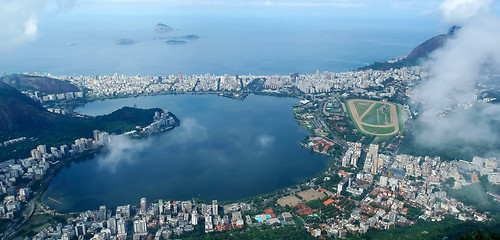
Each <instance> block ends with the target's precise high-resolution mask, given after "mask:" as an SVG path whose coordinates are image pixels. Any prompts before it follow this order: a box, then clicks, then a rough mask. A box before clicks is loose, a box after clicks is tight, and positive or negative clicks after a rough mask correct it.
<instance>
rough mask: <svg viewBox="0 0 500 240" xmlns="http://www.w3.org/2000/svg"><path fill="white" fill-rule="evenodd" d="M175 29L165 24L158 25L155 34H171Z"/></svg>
mask: <svg viewBox="0 0 500 240" xmlns="http://www.w3.org/2000/svg"><path fill="white" fill-rule="evenodd" d="M173 30H174V29H173V28H172V27H170V26H168V25H166V24H163V23H158V24H156V27H155V32H159V33H164V32H171V31H173Z"/></svg>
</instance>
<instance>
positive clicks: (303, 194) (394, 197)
mask: <svg viewBox="0 0 500 240" xmlns="http://www.w3.org/2000/svg"><path fill="white" fill-rule="evenodd" d="M27 75H37V76H38V75H39V74H34V73H29V74H27ZM44 76H46V77H50V78H55V79H59V80H62V81H69V82H71V83H72V84H74V85H76V86H78V87H79V88H80V89H81V91H80V92H67V93H59V94H46V93H41V92H33V91H26V92H24V93H25V94H27V95H29V96H30V97H32V98H33V99H35V100H37V101H39V102H41V103H42V104H43V105H44V106H46V107H47V109H48V110H49V111H51V112H54V113H58V114H65V115H72V116H75V117H78V115H79V114H75V113H73V111H72V110H73V109H72V106H73V105H72V104H68V103H71V102H72V101H80V102H87V101H94V100H98V99H107V98H119V97H130V96H138V95H158V94H177V93H182V94H198V93H200V94H217V95H221V96H224V97H230V98H235V99H244V98H245V97H246V96H247V95H248V94H262V95H272V96H290V97H297V98H300V99H301V101H300V104H298V105H296V106H295V107H294V109H293V111H294V115H295V119H296V120H297V122H298V124H300V125H301V126H303V127H304V128H306V129H308V130H309V131H310V133H311V136H309V137H307V138H306V139H304V140H303V141H302V146H303V147H305V148H308V149H310V150H311V151H314V152H317V153H319V154H325V155H328V156H330V157H331V159H332V160H331V163H330V165H329V167H328V169H327V170H326V171H325V172H323V173H320V174H318V175H317V176H315V177H314V178H312V179H310V180H308V181H306V182H303V183H300V184H298V185H296V186H290V187H288V188H285V189H281V190H278V191H276V192H273V193H268V194H263V195H259V196H256V197H254V198H251V199H245V200H241V201H237V202H218V201H217V200H213V201H211V202H208V201H204V200H199V199H196V200H194V199H193V200H188V199H178V200H173V199H169V200H162V199H146V198H141V199H140V205H138V206H134V205H133V203H131V204H130V205H125V206H117V207H116V206H113V207H112V208H110V207H109V206H101V207H100V208H99V209H90V210H88V211H85V212H79V213H67V214H63V213H58V212H56V211H54V210H51V209H49V208H48V207H47V206H45V205H44V204H42V203H41V202H40V199H39V198H40V196H41V192H42V191H43V187H42V188H40V186H44V185H46V184H47V181H49V182H50V178H51V177H48V176H53V175H54V174H55V172H56V171H57V169H58V168H59V167H61V163H62V162H64V161H71V159H74V158H77V157H79V156H83V155H85V154H88V153H89V152H94V151H98V150H99V149H101V148H102V147H103V146H106V145H107V144H112V142H113V137H111V136H110V134H108V133H106V132H103V131H101V130H99V129H96V130H95V131H94V138H93V139H85V138H82V139H76V140H75V142H74V144H72V145H71V146H67V145H63V146H47V145H40V146H38V147H37V148H36V149H33V150H32V151H31V156H26V158H24V159H11V160H7V161H4V162H2V163H0V174H1V175H0V187H1V194H2V195H1V196H3V202H2V203H1V204H0V218H2V219H5V222H6V223H7V224H5V226H6V227H5V229H2V232H4V233H3V234H2V235H1V237H2V238H13V237H28V238H31V239H151V238H154V239H177V238H189V237H196V236H199V235H197V234H208V235H210V234H216V233H221V234H223V233H225V232H226V233H227V232H230V233H231V234H233V233H234V234H236V233H240V234H243V233H245V232H250V231H252V230H254V229H257V230H259V231H265V230H269V229H279V228H287V227H290V226H292V227H299V228H300V229H306V230H307V232H308V236H310V237H320V238H347V237H355V236H363V234H365V233H367V232H368V231H370V230H383V231H385V230H390V229H394V228H398V227H404V226H411V225H414V224H417V222H420V221H431V222H440V221H445V220H448V219H450V218H454V219H458V220H459V221H477V222H488V221H492V220H495V219H494V215H493V214H491V213H489V212H487V211H479V210H478V209H477V208H476V207H475V206H473V205H471V204H466V203H464V202H461V201H458V200H457V199H456V198H454V197H452V196H450V194H449V193H448V191H449V190H460V189H463V188H465V187H467V186H469V185H471V184H477V183H481V184H487V185H489V186H494V185H498V184H500V173H499V168H498V163H499V161H498V159H495V158H483V157H480V156H476V157H473V158H472V159H455V160H443V159H441V157H439V156H417V155H416V156H412V155H408V154H403V153H401V151H400V148H401V144H402V142H403V140H404V138H405V131H407V130H408V128H409V127H407V126H406V125H405V123H406V122H408V121H411V119H412V118H413V117H414V116H416V115H417V114H418V112H416V111H415V110H414V109H413V108H412V106H410V105H409V104H410V103H409V97H410V96H411V95H412V89H413V88H414V87H415V86H416V85H417V84H418V83H419V81H421V79H423V78H426V77H428V76H429V74H428V73H427V72H426V71H425V70H424V69H422V68H421V67H418V66H415V67H409V68H406V67H403V68H400V69H390V70H385V71H382V70H357V71H350V72H343V73H331V72H320V71H317V72H316V73H315V74H298V73H292V74H290V75H286V76H282V75H272V76H253V75H251V74H248V75H241V76H239V75H236V76H229V75H224V76H215V75H211V74H209V73H207V74H205V75H192V76H185V75H182V74H181V73H179V74H176V75H169V76H139V75H138V76H123V75H118V74H115V75H112V76H54V75H44ZM478 85H479V86H481V85H480V84H478ZM485 86H486V85H485ZM485 88H486V87H485ZM349 99H370V100H375V101H377V102H379V103H385V102H388V103H394V104H395V105H394V106H396V105H397V109H398V115H399V122H400V123H394V124H399V125H398V126H399V132H397V133H396V134H394V135H390V136H378V135H377V134H366V133H364V132H361V131H360V130H359V128H358V127H357V125H356V124H357V123H355V121H354V120H353V119H352V117H351V115H350V114H349V111H348V109H347V107H348V106H346V100H349ZM495 100H496V99H495V98H491V97H482V96H479V97H476V98H475V99H474V100H473V101H471V104H474V103H475V102H480V101H482V102H491V101H495ZM375 104H376V103H373V106H375ZM373 106H372V107H373ZM380 106H382V105H380ZM368 111H369V110H367V111H366V112H368ZM383 111H384V109H383V108H381V109H380V113H379V111H378V110H377V111H376V114H377V116H378V115H380V114H381V113H383ZM168 113H169V112H168V110H167V109H164V110H163V112H157V113H156V114H155V117H154V119H151V122H152V123H151V125H149V126H146V127H144V128H140V129H137V130H134V131H133V132H128V133H125V135H132V136H134V135H140V134H143V133H153V132H158V131H160V130H164V129H166V128H170V127H172V126H173V125H174V124H175V120H174V119H173V118H172V117H171V116H170V115H169V114H168ZM181 120H182V119H181ZM386 121H388V118H387V119H386ZM358 124H359V123H358ZM374 128H376V127H374ZM166 134H168V133H166ZM26 140H27V139H26V137H21V138H17V139H11V140H8V141H5V142H3V143H1V144H0V150H1V147H4V146H7V145H10V144H19V143H22V142H23V141H26ZM488 196H490V197H492V198H493V199H494V201H497V202H500V196H498V195H496V194H495V193H493V192H488ZM51 200H52V201H55V202H57V199H51ZM138 200H139V199H138ZM26 225H29V227H26Z"/></svg>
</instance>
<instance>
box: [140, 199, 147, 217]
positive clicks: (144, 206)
mask: <svg viewBox="0 0 500 240" xmlns="http://www.w3.org/2000/svg"><path fill="white" fill-rule="evenodd" d="M147 211H148V203H147V201H146V198H141V210H140V212H139V213H140V214H142V215H144V214H146V213H147Z"/></svg>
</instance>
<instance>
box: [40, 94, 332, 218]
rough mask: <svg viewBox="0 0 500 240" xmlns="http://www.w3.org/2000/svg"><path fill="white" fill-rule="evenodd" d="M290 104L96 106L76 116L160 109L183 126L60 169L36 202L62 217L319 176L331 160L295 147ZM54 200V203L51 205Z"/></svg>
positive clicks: (149, 101) (118, 143)
mask: <svg viewBox="0 0 500 240" xmlns="http://www.w3.org/2000/svg"><path fill="white" fill-rule="evenodd" d="M297 103H298V99H294V98H277V97H268V96H255V95H250V96H248V97H247V98H246V99H245V100H244V101H240V100H234V99H228V98H223V97H219V96H215V95H164V96H146V97H137V98H125V99H114V100H105V101H98V102H93V103H89V104H87V105H86V106H85V107H83V108H80V109H77V111H79V112H81V113H84V114H88V115H101V114H106V113H109V112H112V111H114V110H116V109H119V108H121V107H123V106H133V105H135V106H137V107H141V108H151V107H166V108H168V109H169V111H171V112H173V113H174V114H176V115H177V117H178V118H179V119H180V120H181V126H180V127H178V128H175V129H173V130H171V131H168V132H166V133H163V134H158V135H154V136H151V137H148V138H145V139H141V140H130V139H128V138H114V139H113V143H112V144H111V145H110V148H109V151H107V152H106V153H104V152H103V153H99V154H97V156H96V157H95V158H94V159H92V160H88V161H84V162H75V163H72V164H71V165H70V166H69V167H67V168H64V169H61V171H60V173H58V175H57V176H55V177H54V179H53V181H52V183H51V184H50V186H49V187H48V189H47V191H46V192H45V194H44V195H43V198H42V201H43V202H44V203H45V204H47V205H48V206H50V207H52V208H54V209H56V210H59V211H63V212H68V211H82V210H86V209H97V208H98V207H99V206H100V205H106V206H108V207H114V206H118V205H123V204H136V203H138V202H139V199H140V198H141V197H146V198H148V199H150V200H154V199H175V200H186V199H192V198H197V199H205V200H212V199H217V200H219V201H224V200H238V199H243V198H248V197H252V196H255V195H258V194H262V193H269V192H272V191H274V190H277V189H280V188H283V187H287V186H291V185H294V184H297V183H300V182H301V181H304V180H306V179H308V178H310V177H312V176H314V175H315V174H318V173H320V172H321V171H324V170H325V168H326V166H327V165H328V161H329V158H328V157H326V156H323V155H320V154H316V153H311V152H310V151H309V150H307V149H305V148H303V147H301V146H300V141H301V140H302V139H304V138H305V137H306V136H308V132H307V131H306V130H305V129H303V128H302V127H300V126H299V125H298V124H297V122H296V121H295V120H294V118H293V106H294V105H295V104H297ZM49 197H50V198H51V199H55V200H56V201H58V202H59V203H60V204H58V203H56V202H54V201H52V200H49Z"/></svg>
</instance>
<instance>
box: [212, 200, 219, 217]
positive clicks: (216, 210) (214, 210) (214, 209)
mask: <svg viewBox="0 0 500 240" xmlns="http://www.w3.org/2000/svg"><path fill="white" fill-rule="evenodd" d="M212 214H213V215H219V205H218V204H217V200H212Z"/></svg>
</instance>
